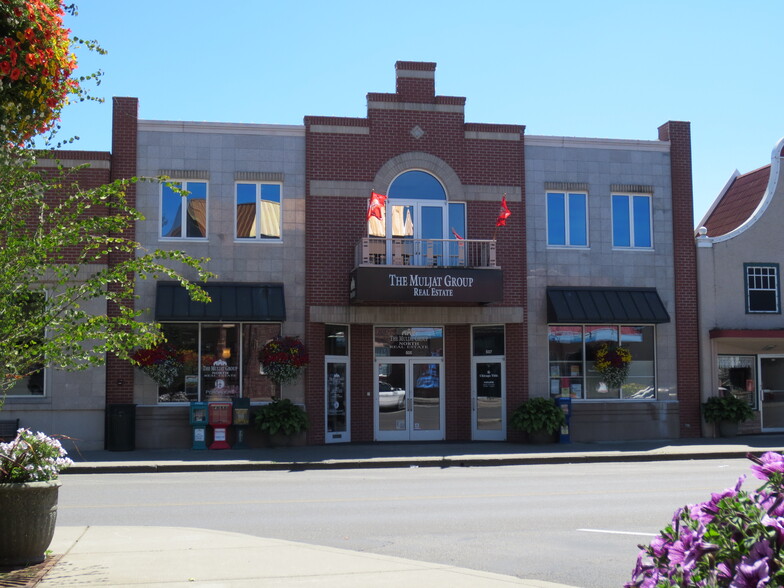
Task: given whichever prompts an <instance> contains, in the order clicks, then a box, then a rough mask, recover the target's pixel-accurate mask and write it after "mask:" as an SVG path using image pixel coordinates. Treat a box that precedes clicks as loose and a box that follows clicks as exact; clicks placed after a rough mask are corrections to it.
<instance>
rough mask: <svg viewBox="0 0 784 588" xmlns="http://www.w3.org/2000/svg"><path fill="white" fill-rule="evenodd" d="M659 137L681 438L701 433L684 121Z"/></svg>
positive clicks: (688, 134)
mask: <svg viewBox="0 0 784 588" xmlns="http://www.w3.org/2000/svg"><path fill="white" fill-rule="evenodd" d="M659 140H661V141H669V142H670V174H671V180H672V224H673V227H672V228H673V231H672V232H673V265H674V268H675V321H676V322H675V337H676V343H675V345H676V353H677V366H678V377H677V382H678V401H679V404H680V407H679V408H680V433H681V437H699V436H701V435H702V431H701V418H700V367H699V366H700V355H699V312H698V305H697V252H696V246H695V243H694V212H693V207H694V202H693V192H692V173H691V130H690V124H689V123H688V122H677V121H669V122H667V123H666V124H664V125H662V126H661V127H659Z"/></svg>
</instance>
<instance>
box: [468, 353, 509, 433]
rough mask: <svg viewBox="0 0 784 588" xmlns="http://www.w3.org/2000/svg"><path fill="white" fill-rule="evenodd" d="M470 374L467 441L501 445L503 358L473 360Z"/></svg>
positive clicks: (504, 402)
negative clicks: (469, 412) (489, 442)
mask: <svg viewBox="0 0 784 588" xmlns="http://www.w3.org/2000/svg"><path fill="white" fill-rule="evenodd" d="M471 373H472V381H473V385H472V386H471V437H472V439H474V440H475V441H503V440H504V439H505V438H506V398H505V394H504V390H505V389H506V386H505V382H504V376H505V370H504V361H503V358H500V357H482V358H474V361H473V364H472V366H471Z"/></svg>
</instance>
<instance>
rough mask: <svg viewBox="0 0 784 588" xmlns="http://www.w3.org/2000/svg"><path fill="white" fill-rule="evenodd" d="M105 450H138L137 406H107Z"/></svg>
mask: <svg viewBox="0 0 784 588" xmlns="http://www.w3.org/2000/svg"><path fill="white" fill-rule="evenodd" d="M104 448H105V449H106V450H108V451H133V450H134V449H136V405H135V404H107V405H106V427H105V431H104Z"/></svg>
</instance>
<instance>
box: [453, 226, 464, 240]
mask: <svg viewBox="0 0 784 588" xmlns="http://www.w3.org/2000/svg"><path fill="white" fill-rule="evenodd" d="M452 234H453V235H454V236H455V239H458V240H460V241H462V240H463V238H462V237H461V236H460V233H458V232H457V231H456V230H455V227H452Z"/></svg>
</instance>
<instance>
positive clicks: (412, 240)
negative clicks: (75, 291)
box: [11, 62, 700, 447]
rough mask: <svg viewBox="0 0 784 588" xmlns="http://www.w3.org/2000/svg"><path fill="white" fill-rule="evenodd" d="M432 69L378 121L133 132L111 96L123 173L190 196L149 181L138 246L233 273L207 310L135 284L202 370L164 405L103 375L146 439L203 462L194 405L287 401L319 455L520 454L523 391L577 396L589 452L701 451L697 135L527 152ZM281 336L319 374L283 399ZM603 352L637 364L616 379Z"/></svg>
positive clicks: (123, 374) (577, 431) (516, 128)
mask: <svg viewBox="0 0 784 588" xmlns="http://www.w3.org/2000/svg"><path fill="white" fill-rule="evenodd" d="M435 69H436V64H434V63H425V62H398V63H397V64H396V88H395V92H394V93H372V92H371V93H369V94H368V95H367V115H366V117H363V118H344V117H331V116H316V115H314V116H305V118H304V125H302V126H288V125H252V124H229V123H196V122H171V121H148V120H137V117H136V109H137V103H136V100H135V99H132V98H121V99H115V119H114V129H113V137H114V140H113V152H112V155H111V158H112V161H113V162H114V163H113V165H112V171H111V173H112V174H120V175H119V176H118V175H112V176H111V177H121V176H122V175H137V176H151V177H154V176H158V175H166V176H168V177H170V178H172V180H175V181H176V182H177V183H178V184H179V185H181V186H182V187H183V188H185V189H187V190H188V191H189V192H190V195H189V196H188V197H187V200H186V201H183V200H182V198H180V197H176V198H175V197H174V196H173V195H172V194H171V193H170V192H169V191H167V190H168V188H166V187H165V186H164V187H161V186H160V185H158V184H156V183H147V182H145V183H141V184H139V185H138V186H137V187H136V193H135V194H134V195H133V196H134V197H135V199H136V200H135V203H136V206H137V208H138V209H139V210H140V211H141V212H142V213H143V214H144V215H145V217H146V218H147V219H148V220H145V221H142V222H140V223H138V224H137V227H136V238H137V239H138V240H139V242H140V243H141V244H142V245H143V246H145V247H148V248H156V247H159V248H166V247H175V248H177V249H183V250H185V251H186V252H187V253H189V254H191V255H193V256H196V257H201V256H205V257H209V258H210V259H211V261H210V262H209V263H208V265H207V267H208V269H210V270H212V271H213V272H215V273H216V274H218V278H217V279H216V280H215V281H214V283H212V282H211V285H210V288H211V294H212V295H213V303H212V304H211V305H207V306H205V305H194V304H190V303H188V302H187V300H186V299H184V298H182V292H181V291H180V290H179V289H178V288H177V287H176V286H174V285H172V284H168V283H163V282H159V283H155V282H153V281H139V284H138V289H137V294H138V295H139V300H138V303H139V304H140V305H141V306H140V308H149V309H151V310H150V312H149V313H148V314H147V315H145V318H147V319H149V320H157V321H159V322H161V323H162V324H163V326H164V330H165V331H166V333H167V336H168V337H169V339H170V340H171V341H172V342H174V343H175V344H176V345H177V346H178V347H180V348H182V349H186V350H187V351H188V352H189V354H190V356H191V357H192V365H189V367H186V368H185V369H184V373H183V374H182V377H181V378H180V380H178V382H177V384H176V385H175V386H174V387H173V388H171V389H162V388H160V387H158V386H156V385H155V383H154V382H152V381H151V380H150V379H149V378H148V377H146V376H144V375H143V374H141V372H139V370H137V369H134V368H131V367H129V366H127V365H118V364H115V363H110V364H109V365H108V366H107V368H106V370H105V372H106V386H105V389H101V391H100V394H98V396H101V395H103V397H104V398H105V403H107V404H113V403H132V404H135V405H136V408H135V411H136V413H135V414H136V445H137V446H139V447H173V446H179V447H185V446H188V445H189V442H190V438H189V435H190V429H189V427H188V422H187V419H188V417H187V414H188V402H189V401H194V400H207V401H208V400H211V399H215V398H218V397H221V395H228V396H229V397H231V396H242V397H248V398H250V399H251V401H252V402H253V403H254V404H258V403H263V402H266V401H268V400H269V399H270V398H271V397H272V396H273V395H274V394H276V393H278V392H280V393H281V394H282V395H283V396H284V397H287V398H291V399H292V400H293V401H295V402H298V403H302V404H304V405H305V407H306V409H307V411H308V415H309V418H310V425H311V426H310V430H309V433H308V442H309V443H312V444H322V443H340V442H370V441H401V442H402V441H442V440H477V441H481V440H504V439H509V440H518V439H521V434H520V433H517V432H514V431H509V430H508V427H507V420H508V416H509V414H510V413H511V411H512V410H514V408H515V407H517V406H518V405H519V404H520V403H521V402H522V401H523V400H525V399H526V398H528V397H530V396H552V397H569V398H571V399H572V414H573V417H572V431H571V433H572V438H573V439H576V440H584V441H591V440H606V439H613V440H624V439H635V438H668V437H678V436H697V435H699V434H700V421H699V376H698V372H697V360H698V353H697V348H696V341H697V324H696V316H697V313H696V310H697V303H696V298H695V297H694V292H695V290H696V285H695V276H696V269H695V259H694V243H693V239H692V222H691V206H692V202H691V154H690V149H691V147H690V140H689V125H688V123H681V122H669V123H667V124H665V125H663V126H662V127H661V128H660V129H659V135H658V139H657V140H651V141H640V140H618V139H580V138H574V137H545V136H527V135H526V134H525V127H524V126H523V125H520V124H483V123H474V122H466V120H465V98H462V97H452V96H439V95H438V94H437V93H436V89H435ZM373 193H376V194H381V195H384V196H386V200H385V202H383V204H381V205H380V206H379V202H378V201H375V202H374V201H373V200H371V194H373ZM502 200H503V201H504V202H505V203H506V206H507V209H508V211H510V212H511V215H510V216H508V218H507V219H506V223H505V225H504V226H497V219H498V218H499V212H500V211H502V210H503V208H502V206H501V202H502ZM371 213H372V214H371ZM248 299H253V300H258V301H260V304H257V305H250V304H244V303H243V302H242V300H248ZM279 333H283V334H287V335H301V336H302V337H303V339H304V341H305V342H306V344H307V346H308V349H309V352H310V360H311V363H310V366H309V368H308V369H307V371H306V375H305V377H304V378H301V379H300V380H299V381H297V382H296V383H295V384H293V385H284V386H283V389H282V390H280V391H278V390H276V389H275V388H274V387H273V386H271V385H270V383H269V382H268V381H267V380H266V378H265V377H264V376H263V375H262V374H260V369H259V363H258V349H259V346H260V345H262V344H263V343H264V342H265V341H266V340H267V339H269V338H270V337H271V336H274V335H276V334H279ZM604 344H607V345H608V346H610V347H613V346H616V345H622V346H624V347H628V348H630V349H631V353H632V363H631V364H630V369H629V374H628V377H627V378H626V379H625V380H624V381H623V382H622V383H620V384H617V385H615V386H613V385H608V383H607V381H606V379H607V378H605V377H604V375H603V374H602V373H600V372H598V371H597V369H596V366H595V361H596V354H597V351H598V350H599V349H600V348H601V347H602V345H604ZM216 360H221V362H220V363H221V367H220V369H221V370H224V371H226V370H229V371H228V372H227V373H228V377H226V378H221V379H222V382H221V383H222V384H223V385H222V386H221V387H220V390H217V386H215V378H211V376H210V373H211V372H210V369H213V368H211V367H210V366H211V365H216V364H215V361H216ZM224 362H225V363H224ZM186 372H187V373H186ZM51 394H52V396H53V397H54V396H57V395H59V392H58V391H55V390H52V392H51ZM101 400H103V398H101ZM12 402H16V400H15V399H12ZM96 406H97V403H96ZM11 408H12V409H15V404H14V405H12V406H11ZM102 409H103V404H102V405H101V406H100V407H98V406H97V410H102ZM28 417H29V418H30V419H33V418H35V417H34V415H33V413H24V414H23V415H22V418H28ZM48 428H49V430H52V431H54V430H56V429H57V427H55V426H53V427H48ZM96 442H98V440H96Z"/></svg>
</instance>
